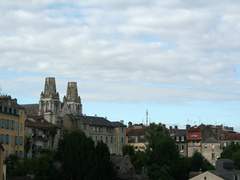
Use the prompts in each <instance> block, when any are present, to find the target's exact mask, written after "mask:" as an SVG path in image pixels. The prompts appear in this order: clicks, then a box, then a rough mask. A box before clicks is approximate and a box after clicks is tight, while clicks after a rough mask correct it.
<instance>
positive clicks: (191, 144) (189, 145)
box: [188, 143, 201, 147]
mask: <svg viewBox="0 0 240 180" xmlns="http://www.w3.org/2000/svg"><path fill="white" fill-rule="evenodd" d="M196 146H199V147H200V146H201V143H189V144H188V147H196Z"/></svg>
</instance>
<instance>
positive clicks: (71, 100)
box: [22, 77, 82, 117]
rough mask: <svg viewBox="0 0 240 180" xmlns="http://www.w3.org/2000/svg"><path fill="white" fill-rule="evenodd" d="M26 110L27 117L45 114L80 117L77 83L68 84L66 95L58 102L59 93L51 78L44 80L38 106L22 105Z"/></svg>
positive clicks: (53, 79)
mask: <svg viewBox="0 0 240 180" xmlns="http://www.w3.org/2000/svg"><path fill="white" fill-rule="evenodd" d="M22 106H23V107H24V108H25V109H26V114H27V115H35V116H42V115H44V114H45V113H46V112H52V113H54V114H56V116H57V117H63V116H64V115H65V114H71V113H72V114H74V115H82V104H81V98H80V96H78V90H77V83H76V82H68V87H67V94H66V96H64V97H63V102H61V101H60V97H59V93H58V92H57V89H56V81H55V78H53V77H47V78H46V79H45V85H44V91H42V92H41V94H40V100H39V104H25V105H22Z"/></svg>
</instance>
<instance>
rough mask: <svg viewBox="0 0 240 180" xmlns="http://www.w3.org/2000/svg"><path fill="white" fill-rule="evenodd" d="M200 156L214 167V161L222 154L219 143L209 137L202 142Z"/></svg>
mask: <svg viewBox="0 0 240 180" xmlns="http://www.w3.org/2000/svg"><path fill="white" fill-rule="evenodd" d="M201 152H202V155H203V157H204V158H205V159H207V160H208V162H210V163H211V164H212V165H213V166H216V161H217V160H218V158H219V157H220V155H221V153H222V148H221V143H220V141H217V140H216V139H215V138H214V137H210V138H208V139H206V140H205V141H203V142H202V151H201Z"/></svg>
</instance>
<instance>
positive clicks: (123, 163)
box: [111, 156, 148, 180]
mask: <svg viewBox="0 0 240 180" xmlns="http://www.w3.org/2000/svg"><path fill="white" fill-rule="evenodd" d="M111 161H112V162H113V163H114V169H115V171H116V173H117V179H118V180H129V179H131V180H147V179H148V171H147V169H146V168H143V170H142V173H141V175H137V174H136V173H135V170H134V167H133V165H132V163H131V161H130V156H111Z"/></svg>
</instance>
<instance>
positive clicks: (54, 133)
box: [49, 126, 58, 149]
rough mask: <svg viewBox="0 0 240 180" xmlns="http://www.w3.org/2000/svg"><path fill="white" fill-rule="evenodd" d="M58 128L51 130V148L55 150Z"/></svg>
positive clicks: (53, 127) (51, 128)
mask: <svg viewBox="0 0 240 180" xmlns="http://www.w3.org/2000/svg"><path fill="white" fill-rule="evenodd" d="M57 130H58V127H57V126H51V127H50V129H49V134H50V136H51V148H52V149H53V144H54V139H55V136H56V134H57Z"/></svg>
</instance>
